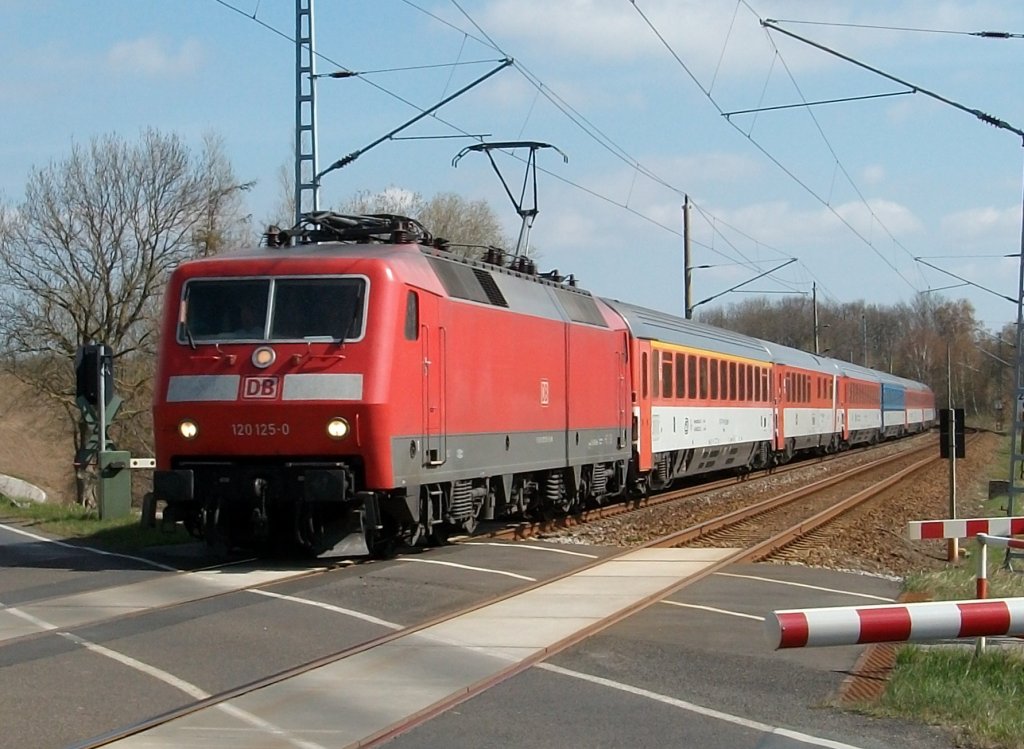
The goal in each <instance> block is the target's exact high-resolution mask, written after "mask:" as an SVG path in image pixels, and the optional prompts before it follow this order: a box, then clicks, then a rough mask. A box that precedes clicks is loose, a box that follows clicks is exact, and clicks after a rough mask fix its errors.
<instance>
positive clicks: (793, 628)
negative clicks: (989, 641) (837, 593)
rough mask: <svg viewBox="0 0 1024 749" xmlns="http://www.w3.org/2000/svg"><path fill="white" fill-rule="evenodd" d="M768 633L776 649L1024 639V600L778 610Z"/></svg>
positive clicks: (766, 626) (767, 620)
mask: <svg viewBox="0 0 1024 749" xmlns="http://www.w3.org/2000/svg"><path fill="white" fill-rule="evenodd" d="M764 631H765V637H767V638H768V642H769V643H771V644H772V645H774V647H775V649H776V650H778V649H781V648H803V647H818V646H824V645H861V644H866V643H870V642H923V641H926V640H946V639H952V638H957V637H995V636H999V635H1011V636H1012V635H1024V598H1003V599H993V600H986V601H929V602H926V603H907V604H881V605H878V606H837V607H833V608H821V609H792V610H788V611H773V612H772V615H771V616H769V617H766V618H765V622H764Z"/></svg>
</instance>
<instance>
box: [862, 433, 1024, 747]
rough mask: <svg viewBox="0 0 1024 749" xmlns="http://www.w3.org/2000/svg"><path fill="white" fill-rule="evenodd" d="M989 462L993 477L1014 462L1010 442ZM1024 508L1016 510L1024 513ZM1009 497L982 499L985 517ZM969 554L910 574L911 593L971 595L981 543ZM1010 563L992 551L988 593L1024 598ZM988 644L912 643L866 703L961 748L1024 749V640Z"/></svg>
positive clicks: (1022, 578)
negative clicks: (942, 731) (948, 737)
mask: <svg viewBox="0 0 1024 749" xmlns="http://www.w3.org/2000/svg"><path fill="white" fill-rule="evenodd" d="M1000 444H1001V447H1000V449H998V450H997V451H996V452H995V453H994V455H993V456H992V460H991V463H990V465H991V467H992V475H996V476H998V475H1000V474H1001V473H1002V471H1003V470H1005V469H1003V466H1006V465H1008V464H1009V448H1010V444H1009V440H1002V441H1001V443H1000ZM1021 509H1022V508H1015V511H1016V513H1015V514H1018V515H1019V514H1021ZM1006 513H1007V498H1006V495H1002V496H999V497H994V498H992V499H989V500H987V501H985V502H983V503H982V510H981V513H980V514H981V515H983V516H984V515H988V516H1005V515H1006ZM961 545H962V546H963V548H964V549H965V550H966V551H967V558H966V559H965V561H964V563H963V564H962V565H960V566H958V567H952V568H947V569H945V570H940V571H929V572H921V573H917V574H914V575H910V576H908V577H907V579H906V580H905V581H904V588H905V590H906V591H907V592H912V593H923V594H926V595H927V597H928V598H930V599H931V600H936V601H954V600H970V599H973V598H974V597H975V595H976V590H977V585H976V579H977V573H978V562H977V560H978V559H979V556H980V550H979V549H980V547H979V544H978V543H977V542H976V541H968V542H963V541H961ZM1011 561H1012V562H1013V567H1014V569H1015V570H1017V571H1012V570H1009V569H1007V568H1006V565H1005V562H1006V555H1005V551H1004V550H1002V549H993V548H989V549H988V571H987V572H988V581H989V585H988V589H989V590H988V595H989V597H990V598H1019V597H1024V575H1022V574H1021V572H1022V571H1024V559H1014V560H1011ZM1017 643H1018V641H1009V643H1008V644H1006V642H1005V641H1004V644H993V643H992V641H991V640H990V641H989V644H988V647H986V649H985V651H984V652H983V653H980V654H978V653H976V650H975V642H974V641H972V640H964V641H961V642H960V643H959V644H957V645H949V644H934V645H932V644H929V645H907V646H905V647H902V648H900V650H899V651H898V653H897V656H896V663H895V666H894V668H893V671H892V674H891V676H890V678H889V683H888V685H887V687H886V691H885V694H884V695H883V696H882V697H881V698H880V699H879V700H878V702H877V703H874V704H871V705H864V706H862V708H863V710H864V712H866V713H869V714H871V715H876V716H879V717H900V718H909V719H913V720H917V721H921V722H926V723H930V724H933V725H938V726H943V727H944V728H946V729H949V730H951V731H952V732H953V733H954V735H955V738H956V741H957V745H958V746H965V747H972V748H973V749H1024V647H1021V645H1024V642H1021V643H1020V644H1017Z"/></svg>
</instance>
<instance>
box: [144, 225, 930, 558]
mask: <svg viewBox="0 0 1024 749" xmlns="http://www.w3.org/2000/svg"><path fill="white" fill-rule="evenodd" d="M291 239H292V238H291V237H288V238H287V239H286V240H285V241H281V242H274V243H273V244H274V245H275V246H268V247H263V248H257V249H255V250H250V251H246V252H238V253H232V254H225V255H221V256H217V257H214V258H208V259H204V260H196V261H193V262H189V263H183V264H182V265H181V266H179V267H178V268H177V269H176V271H175V272H174V274H173V276H172V278H171V281H170V284H169V286H168V290H167V296H166V299H165V305H164V313H163V322H162V338H161V341H162V344H161V351H160V357H159V363H158V368H157V382H156V388H155V392H156V396H155V405H154V426H155V433H156V451H157V471H156V474H155V477H154V497H155V498H156V499H157V500H158V501H162V502H164V503H165V504H166V509H165V513H164V516H165V518H169V519H174V520H179V521H182V522H183V523H184V524H185V525H186V526H187V527H188V528H189V529H190V530H191V531H192V532H193V533H195V534H196V535H198V536H202V537H204V538H206V539H207V540H208V541H210V542H211V543H214V544H221V543H223V544H227V545H236V544H237V545H244V546H249V547H262V546H266V545H269V544H275V543H287V544H297V545H298V546H300V547H302V548H303V549H306V550H307V551H310V552H313V553H323V552H325V551H333V552H336V553H344V554H349V553H359V554H365V553H374V554H383V553H387V551H388V550H389V549H390V547H391V545H392V544H393V543H394V542H395V541H404V542H405V543H409V544H415V543H417V542H421V541H427V542H429V541H433V542H438V541H442V540H443V539H445V538H446V537H447V536H448V535H449V534H450V533H452V532H459V531H467V532H468V531H472V529H473V528H474V526H475V525H476V523H477V521H479V520H481V519H488V520H489V519H496V518H506V517H513V516H522V515H533V516H535V517H536V516H539V515H547V514H564V513H567V512H571V511H573V510H574V509H576V508H578V507H581V506H582V505H584V504H595V503H598V504H599V503H603V502H605V501H609V500H612V499H616V498H622V497H625V496H627V495H632V496H643V495H644V494H646V493H647V492H649V491H652V490H660V489H664V488H668V487H669V486H670V485H671V484H672V483H673V482H675V481H676V480H678V479H681V478H684V477H692V476H696V475H699V474H703V473H711V472H715V471H722V470H748V469H756V468H761V467H766V466H770V465H774V464H778V463H784V462H787V461H788V460H790V459H791V458H792V457H793V456H794V455H795V454H797V453H801V452H815V453H823V452H833V451H835V450H838V449H844V448H846V447H848V446H849V445H851V444H857V443H869V442H876V441H878V440H880V439H885V438H887V437H900V436H903V435H905V434H908V433H913V432H916V431H920V430H922V429H924V428H927V427H928V426H930V425H931V423H932V422H933V420H934V415H935V413H934V397H933V395H932V393H931V391H930V390H929V389H928V388H927V387H926V386H924V385H922V384H920V383H915V382H912V381H910V380H904V379H902V378H898V377H893V376H892V375H889V374H885V373H880V372H875V371H873V370H870V369H866V368H864V367H857V366H856V365H852V364H849V363H847V362H840V361H837V360H834V359H829V358H827V357H822V356H817V355H813V354H809V353H806V352H803V351H799V350H796V349H792V348H788V347H785V346H780V345H778V344H774V343H771V342H768V341H762V340H759V339H756V338H751V337H748V336H742V335H739V334H737V333H732V332H730V331H727V330H721V329H719V328H713V327H711V326H707V325H702V324H700V323H695V322H692V321H690V320H683V319H681V318H678V317H673V316H671V315H666V314H664V313H660V312H656V311H654V310H649V309H645V308H642V307H637V306H634V305H630V304H626V303H623V302H619V301H613V300H605V299H599V298H597V297H594V296H593V295H591V294H589V293H588V292H585V291H582V290H580V289H577V288H576V287H575V284H574V283H573V281H572V280H571V279H565V278H562V277H559V276H557V274H555V273H550V274H540V275H538V274H537V273H536V271H535V269H534V268H533V267H532V264H531V263H530V261H529V260H528V259H527V258H525V257H521V256H517V257H514V258H513V259H512V262H511V263H510V264H508V265H506V264H505V263H504V262H503V260H504V256H503V253H501V252H500V251H497V250H495V251H491V252H489V254H488V257H486V258H485V259H484V261H483V262H478V261H473V260H466V259H461V258H458V257H455V256H454V255H452V254H451V253H450V252H448V251H447V249H446V245H445V243H444V242H443V240H438V241H434V240H433V239H432V238H431V237H430V235H429V233H428V232H427V231H426V230H425V229H424V228H423V227H422V226H420V225H419V224H418V223H417V222H415V221H413V220H411V219H407V218H403V217H398V216H390V215H377V216H340V215H337V214H330V213H323V214H316V215H313V216H310V217H308V218H307V224H306V225H305V228H304V229H302V230H301V232H299V233H298V236H297V237H295V239H297V240H298V241H297V242H296V243H295V244H294V245H292V244H291V243H290V240H291Z"/></svg>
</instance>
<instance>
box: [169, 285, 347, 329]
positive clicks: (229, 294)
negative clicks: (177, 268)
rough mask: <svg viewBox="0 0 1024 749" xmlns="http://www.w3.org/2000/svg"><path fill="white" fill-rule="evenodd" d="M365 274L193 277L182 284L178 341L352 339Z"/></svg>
mask: <svg viewBox="0 0 1024 749" xmlns="http://www.w3.org/2000/svg"><path fill="white" fill-rule="evenodd" d="M365 305H366V279H364V278H356V277H344V278H323V277H314V278H246V279H222V278H218V279H193V280H191V281H189V282H188V283H187V284H186V285H185V294H184V298H183V300H182V306H181V311H180V314H179V318H178V319H179V321H180V322H179V325H178V341H179V342H181V343H208V342H213V341H217V342H220V341H268V340H269V341H302V340H308V339H312V338H316V339H321V338H324V339H330V340H334V341H343V340H348V341H351V340H357V339H359V338H361V337H362V335H363V317H364V308H365Z"/></svg>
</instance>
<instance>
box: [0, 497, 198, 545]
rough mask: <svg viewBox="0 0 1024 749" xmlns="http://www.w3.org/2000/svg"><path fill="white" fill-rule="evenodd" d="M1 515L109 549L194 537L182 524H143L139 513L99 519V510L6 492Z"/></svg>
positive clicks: (187, 540)
mask: <svg viewBox="0 0 1024 749" xmlns="http://www.w3.org/2000/svg"><path fill="white" fill-rule="evenodd" d="M0 519H7V520H17V521H18V522H19V523H20V524H21V526H22V527H25V528H31V529H32V530H35V531H38V532H40V533H42V534H45V535H49V536H54V537H57V538H61V539H65V540H67V539H73V540H78V541H82V542H84V543H87V544H89V545H90V546H96V547H97V548H102V549H106V550H108V551H122V552H129V551H139V550H141V549H146V548H149V547H152V546H167V545H170V544H183V543H190V542H192V541H194V540H195V539H193V538H192V537H191V536H190V535H189V534H188V533H187V532H186V531H185V530H184V529H183V528H181V527H180V526H175V527H174V528H173V529H168V530H167V531H164V530H162V529H161V528H160V527H159V524H157V527H156V528H147V527H144V526H142V525H141V524H140V523H139V517H138V516H137V515H129V516H128V517H125V518H118V519H116V520H100V519H99V516H98V514H97V512H96V510H90V509H87V508H85V507H81V506H79V505H67V504H47V503H42V504H37V503H35V502H27V503H25V502H17V503H16V502H14V501H13V500H11V499H9V498H8V497H5V496H3V495H0Z"/></svg>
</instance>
